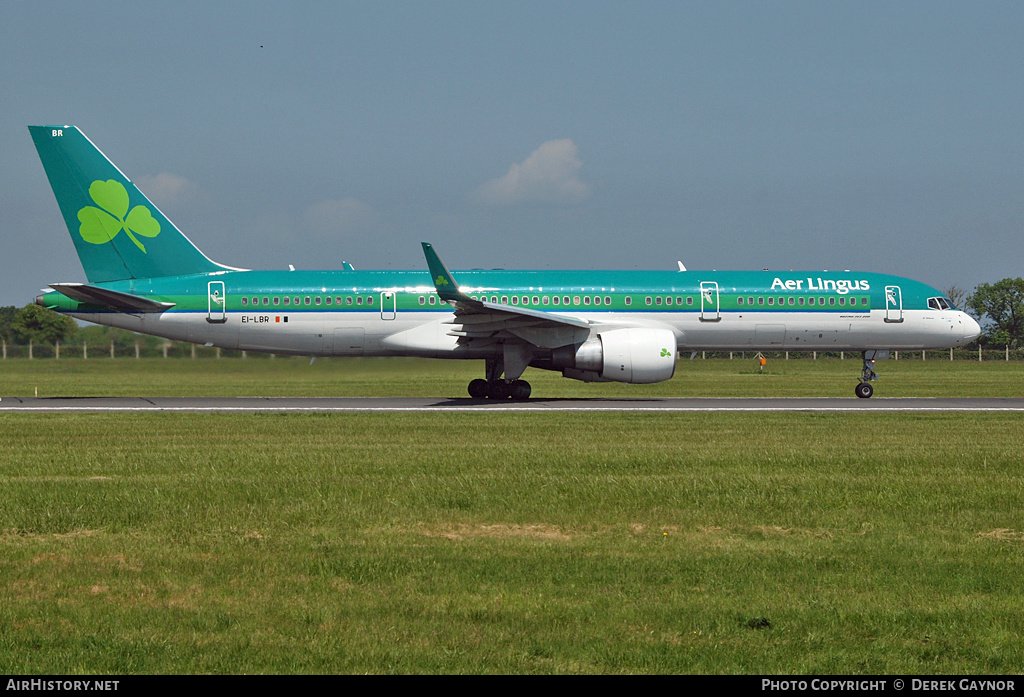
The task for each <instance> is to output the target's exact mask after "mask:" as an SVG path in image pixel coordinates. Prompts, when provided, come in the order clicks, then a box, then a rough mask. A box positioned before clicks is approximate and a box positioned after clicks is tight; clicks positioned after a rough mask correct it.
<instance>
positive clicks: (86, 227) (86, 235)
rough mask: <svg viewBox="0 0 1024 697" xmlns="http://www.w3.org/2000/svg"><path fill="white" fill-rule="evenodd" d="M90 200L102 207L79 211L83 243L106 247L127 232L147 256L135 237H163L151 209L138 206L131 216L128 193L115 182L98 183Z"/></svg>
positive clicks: (133, 209) (94, 186)
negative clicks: (118, 235) (105, 245)
mask: <svg viewBox="0 0 1024 697" xmlns="http://www.w3.org/2000/svg"><path fill="white" fill-rule="evenodd" d="M89 196H90V197H91V198H92V200H93V203H95V204H96V205H97V206H100V207H99V208H96V207H94V206H86V207H85V208H83V209H82V210H80V211H78V220H79V222H81V223H82V225H81V226H80V227H79V228H78V234H80V235H81V236H82V239H83V240H85V241H86V242H90V243H92V244H105V243H107V242H110V241H111V240H113V239H114V238H115V237H117V234H118V233H119V232H121V230H124V232H125V234H126V235H128V237H129V238H130V239H131V241H132V242H134V243H135V246H137V247H138V248H139V249H141V250H142V251H143V253H147V252H146V248H145V247H144V246H142V243H141V242H139V241H138V239H136V238H135V235H142V236H144V237H156V236H157V235H159V234H160V223H158V222H157V221H156V220H154V218H153V214H152V213H151V212H150V210H149V209H148V208H146V207H145V206H135V208H132V209H131V211H130V212H129V210H128V191H127V190H126V189H125V188H124V185H123V184H121V183H120V182H118V181H114V180H113V179H108V180H107V181H100V180H96V181H94V182H93V183H92V184H91V185H90V186H89ZM132 233H135V234H134V235H133V234H132Z"/></svg>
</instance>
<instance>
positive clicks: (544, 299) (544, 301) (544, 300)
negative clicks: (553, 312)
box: [541, 295, 550, 305]
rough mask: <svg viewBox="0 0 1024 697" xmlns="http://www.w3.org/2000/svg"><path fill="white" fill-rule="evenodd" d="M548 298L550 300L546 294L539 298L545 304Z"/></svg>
mask: <svg viewBox="0 0 1024 697" xmlns="http://www.w3.org/2000/svg"><path fill="white" fill-rule="evenodd" d="M549 300H550V299H549V298H548V296H546V295H545V296H544V297H542V298H541V301H542V302H543V303H544V304H545V305H547V304H548V302H549Z"/></svg>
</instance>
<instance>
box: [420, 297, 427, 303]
mask: <svg viewBox="0 0 1024 697" xmlns="http://www.w3.org/2000/svg"><path fill="white" fill-rule="evenodd" d="M426 304H427V299H426V298H424V297H423V296H422V295H421V296H420V305H426Z"/></svg>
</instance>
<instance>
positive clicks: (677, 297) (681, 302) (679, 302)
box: [676, 296, 683, 305]
mask: <svg viewBox="0 0 1024 697" xmlns="http://www.w3.org/2000/svg"><path fill="white" fill-rule="evenodd" d="M682 304H683V299H682V298H680V297H679V296H676V305H682Z"/></svg>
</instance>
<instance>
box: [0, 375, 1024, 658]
mask: <svg viewBox="0 0 1024 697" xmlns="http://www.w3.org/2000/svg"><path fill="white" fill-rule="evenodd" d="M26 363H28V361H9V362H8V363H7V364H0V370H2V371H3V373H2V374H3V375H4V380H5V388H4V389H0V393H3V394H4V395H8V394H17V393H19V392H20V393H22V394H24V393H25V392H26V389H25V386H26V385H29V386H31V383H32V382H39V383H40V392H41V393H48V392H49V391H50V390H52V391H53V393H54V394H58V393H59V394H108V395H109V394H148V395H173V394H290V395H294V394H373V393H374V390H376V393H377V394H398V393H407V394H429V395H438V396H461V393H462V390H463V389H464V386H465V381H466V380H467V379H468V377H473V376H474V373H475V372H476V368H477V366H475V365H471V366H466V367H465V368H464V367H462V366H461V365H459V364H456V365H455V366H454V367H452V366H451V365H450V364H437V363H433V362H424V363H422V364H420V365H419V366H416V365H412V366H406V367H401V366H402V363H401V362H396V363H392V364H388V363H387V362H383V363H381V362H374V361H365V362H361V363H360V362H356V363H350V364H349V366H348V368H347V369H345V367H344V365H343V364H338V363H334V364H332V362H331V361H324V362H323V364H324V365H322V364H321V362H320V361H318V362H317V363H316V364H315V365H314V366H312V367H309V366H307V365H306V364H305V363H300V362H297V361H285V360H282V359H277V360H276V361H241V360H235V361H221V362H219V363H218V362H216V361H196V362H191V361H169V362H163V361H160V360H152V361H146V360H143V361H139V362H138V363H137V364H136V362H135V361H131V360H128V361H124V360H117V361H109V363H108V364H106V365H105V366H99V367H97V368H96V369H93V368H92V365H93V363H94V361H88V362H83V361H78V362H73V361H67V362H65V361H61V362H60V363H61V365H60V366H59V368H54V367H53V366H52V365H49V366H45V365H43V366H42V367H39V366H37V365H32V366H29V367H27V368H26V367H25V365H24V364H26ZM33 363H37V364H40V365H41V364H43V363H44V362H42V361H35V362H33ZM46 363H50V362H46ZM86 363H88V365H85V364H86ZM95 363H96V364H100V363H101V362H100V361H95ZM412 363H414V364H415V363H417V362H412ZM728 363H729V362H728V361H707V362H704V363H703V364H701V362H699V361H695V362H693V363H681V364H680V372H679V373H678V374H677V377H676V378H675V379H674V380H673V381H671V382H670V383H668V384H667V385H663V386H651V387H652V388H659V389H662V390H667V392H658V391H656V390H654V389H652V390H651V391H650V392H647V391H646V390H645V388H643V387H639V386H635V387H628V386H627V387H622V386H618V385H607V386H606V385H590V386H579V387H577V386H576V385H574V384H572V383H568V382H567V381H562V383H565V384H566V385H567V387H564V388H563V387H562V384H561V383H558V382H554V381H552V382H551V383H550V389H551V390H552V391H554V390H556V389H564V390H568V391H569V393H571V394H576V392H575V390H577V389H582V392H583V393H585V394H590V393H591V388H598V390H596V392H600V391H601V390H612V392H611V393H612V394H621V393H623V392H625V393H626V394H629V395H631V396H635V394H637V393H639V394H651V395H655V394H665V393H667V394H681V395H714V394H720V393H722V392H725V393H727V394H739V393H742V388H744V387H748V388H752V390H751V391H748V393H753V394H768V393H771V394H777V393H780V392H781V393H782V394H794V393H796V394H799V395H800V396H819V395H830V394H833V392H831V391H830V390H832V389H833V386H832V384H831V383H832V382H833V381H838V382H841V383H842V386H843V388H844V389H843V390H842V391H841V392H836V393H835V394H840V395H846V393H847V392H851V393H852V383H853V377H852V375H850V376H848V373H849V372H850V371H849V370H848V369H853V375H855V373H856V369H857V368H858V367H859V365H858V362H853V361H845V362H840V361H831V362H823V361H819V362H817V365H814V364H811V362H809V361H805V362H800V361H792V362H790V363H791V365H780V364H781V362H777V363H770V364H769V369H770V370H778V371H779V373H772V374H769V375H768V376H761V375H756V374H755V373H752V372H749V371H751V370H753V371H756V368H752V366H742V365H739V364H738V363H737V364H735V365H729V364H728ZM9 364H10V365H13V366H14V367H13V368H10V367H9ZM154 364H155V365H154ZM239 364H244V365H241V367H239ZM253 364H256V365H255V366H254V365H253ZM723 364H725V365H723ZM797 364H800V365H797ZM805 364H809V365H805ZM106 366H110V367H106ZM168 366H169V367H168ZM353 366H357V367H358V370H356V369H355V368H354V367H353ZM392 366H394V367H398V368H399V371H398V372H397V373H394V372H392V371H391V370H390V368H391V367H392ZM822 366H824V367H822ZM881 367H882V369H883V371H884V372H883V373H882V374H883V382H882V383H880V384H879V391H878V392H877V394H880V395H881V394H883V392H882V385H883V384H884V385H885V386H886V387H887V388H888V387H889V385H890V384H891V385H892V387H891V388H890V389H892V390H893V391H894V392H899V393H901V394H899V396H905V395H907V394H932V393H935V394H942V395H957V396H969V395H975V394H977V395H978V396H1019V386H1020V384H1021V380H1020V377H1021V375H1020V371H1021V366H1020V365H1019V364H1016V365H1015V364H1013V363H1010V364H1006V365H1003V366H998V365H996V364H992V365H991V366H989V365H988V364H982V365H981V366H975V367H972V366H970V365H969V364H965V363H954V364H953V365H952V367H950V365H949V364H948V363H947V364H946V365H944V366H943V365H941V364H940V363H939V362H938V361H936V362H935V364H934V367H933V364H932V362H930V361H929V362H926V363H924V364H922V363H920V362H916V363H911V362H904V361H900V362H899V364H897V363H895V362H888V363H885V364H882V365H881ZM466 368H469V369H468V370H466ZM94 371H95V372H94ZM404 371H407V372H404ZM462 371H465V372H462ZM744 371H748V372H744ZM26 380H27V382H26ZM48 381H49V382H48ZM6 385H14V386H15V387H17V388H18V389H7V388H6ZM534 385H535V392H536V391H538V388H539V386H541V385H543V386H544V389H545V390H547V389H548V387H547V385H548V383H547V382H546V381H544V380H542V379H534ZM765 385H769V386H773V387H772V388H771V390H770V391H769V392H767V393H759V392H757V390H759V389H761V390H767V389H768V388H766V387H764V386H765ZM972 385H973V386H974V389H973V390H972V389H970V386H972ZM847 388H849V389H847ZM615 389H619V390H620V392H618V393H616V392H615V391H614V390H615ZM569 393H567V392H560V393H558V394H552V395H551V396H569ZM605 394H607V393H606V392H605ZM893 396H897V395H893ZM1020 434H1021V418H1020V417H1019V416H1015V415H1013V414H1005V413H990V414H924V415H922V414H910V415H907V414H904V415H891V414H853V415H847V414H807V413H804V414H728V415H723V414H716V415H701V414H615V413H599V414H586V413H569V414H444V415H437V414H306V415H291V414H253V415H250V414H202V415H189V414H74V415H72V414H17V413H8V414H3V415H0V486H2V488H3V493H2V494H0V550H2V554H0V588H2V589H3V594H4V600H3V602H0V627H2V628H3V630H2V631H0V670H2V671H3V672H6V673H9V674H10V673H57V674H66V673H99V674H106V673H195V672H209V673H242V672H253V673H255V672H273V673H280V672H285V673H290V672H315V673H353V672H371V673H388V672H398V673H432V672H447V673H452V672H479V673H520V672H539V673H623V672H626V673H637V672H645V673H646V672H659V673H790V674H799V673H820V674H826V673H827V674H846V673H906V674H918V673H920V674H941V673H1019V672H1021V671H1022V669H1024V642H1022V635H1024V610H1022V607H1024V586H1022V585H1021V584H1020V582H1019V579H1020V578H1021V577H1022V575H1024V568H1022V567H1024V486H1022V479H1021V465H1022V463H1024V439H1022V438H1021V435H1020Z"/></svg>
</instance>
